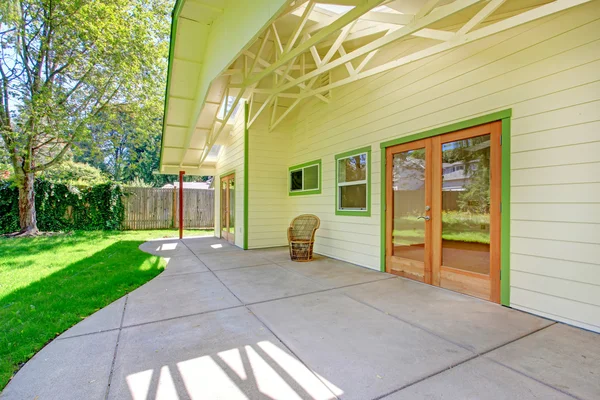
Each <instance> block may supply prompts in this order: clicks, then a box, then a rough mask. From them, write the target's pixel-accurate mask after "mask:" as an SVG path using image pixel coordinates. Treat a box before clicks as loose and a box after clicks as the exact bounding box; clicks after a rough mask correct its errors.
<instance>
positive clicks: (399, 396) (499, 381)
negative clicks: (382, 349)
mask: <svg viewBox="0 0 600 400" xmlns="http://www.w3.org/2000/svg"><path fill="white" fill-rule="evenodd" d="M482 398H486V399H494V400H514V399H520V400H529V399H531V400H533V399H547V400H551V399H556V400H559V399H572V397H571V396H567V395H566V394H564V393H561V392H559V391H557V390H555V389H552V388H550V387H548V386H546V385H544V384H542V383H539V382H537V381H535V380H533V379H530V378H528V377H526V376H523V375H521V374H519V373H517V372H514V371H512V370H510V369H508V368H505V367H503V366H501V365H498V364H496V363H494V362H491V361H487V360H485V359H483V358H477V359H475V360H471V361H467V362H466V363H464V364H461V365H459V366H457V367H454V368H452V369H450V370H448V371H445V372H442V373H441V374H438V375H436V376H433V377H431V378H429V379H427V380H425V381H422V382H419V383H416V384H415V385H412V386H410V387H408V388H406V389H403V390H400V391H398V392H396V393H394V394H392V395H390V396H387V397H384V399H385V400H413V399H428V400H436V399H439V400H442V399H462V400H468V399H471V400H479V399H482Z"/></svg>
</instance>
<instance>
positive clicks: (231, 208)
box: [229, 177, 235, 237]
mask: <svg viewBox="0 0 600 400" xmlns="http://www.w3.org/2000/svg"><path fill="white" fill-rule="evenodd" d="M229 234H230V235H234V234H235V180H234V178H233V177H232V178H231V179H230V180H229ZM232 237H233V236H232Z"/></svg>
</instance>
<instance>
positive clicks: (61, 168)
mask: <svg viewBox="0 0 600 400" xmlns="http://www.w3.org/2000/svg"><path fill="white" fill-rule="evenodd" d="M41 175H42V177H43V178H44V179H45V180H47V181H50V182H54V183H65V184H68V185H78V186H94V185H100V184H102V183H107V182H108V178H107V177H106V176H105V175H104V174H103V173H102V171H100V170H99V169H98V168H96V167H93V166H91V165H89V164H84V163H78V162H74V161H71V160H65V161H64V162H62V163H60V164H57V165H53V166H52V167H50V168H48V169H46V170H45V171H43V172H42V173H41Z"/></svg>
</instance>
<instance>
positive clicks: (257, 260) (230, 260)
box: [198, 251, 272, 271]
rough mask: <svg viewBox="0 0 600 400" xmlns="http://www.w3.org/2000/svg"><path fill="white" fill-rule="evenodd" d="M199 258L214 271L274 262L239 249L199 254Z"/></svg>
mask: <svg viewBox="0 0 600 400" xmlns="http://www.w3.org/2000/svg"><path fill="white" fill-rule="evenodd" d="M198 258H199V259H200V260H201V261H202V262H203V263H204V264H205V265H206V266H207V267H208V268H210V269H211V270H213V271H221V270H224V269H233V268H242V267H253V266H257V265H265V264H272V262H271V261H269V260H267V259H266V258H263V257H261V256H258V255H254V254H248V252H237V251H230V252H226V253H222V254H209V255H199V256H198Z"/></svg>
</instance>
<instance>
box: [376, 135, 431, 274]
mask: <svg viewBox="0 0 600 400" xmlns="http://www.w3.org/2000/svg"><path fill="white" fill-rule="evenodd" d="M429 146H430V144H429V143H428V142H427V141H424V140H421V141H418V142H413V143H409V144H406V145H399V146H395V147H392V148H388V149H387V150H386V158H387V160H386V164H387V170H386V171H387V172H386V179H387V184H386V202H387V206H386V209H387V210H388V211H387V213H386V214H387V215H386V221H387V235H388V238H387V240H386V243H387V246H386V265H387V267H386V269H387V271H388V272H390V273H393V274H396V275H400V276H403V277H405V278H410V279H415V280H418V281H421V282H427V283H429V282H430V281H431V257H429V255H428V254H429V251H430V247H431V245H430V243H429V241H428V240H427V238H428V237H429V236H430V230H431V228H430V222H429V221H430V220H431V217H430V215H429V211H430V210H431V208H430V206H429V204H430V196H431V194H430V193H431V191H430V190H429V189H428V180H429V178H428V176H429V174H430V166H429V158H430V157H431V155H430V153H431V151H430V147H429Z"/></svg>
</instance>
